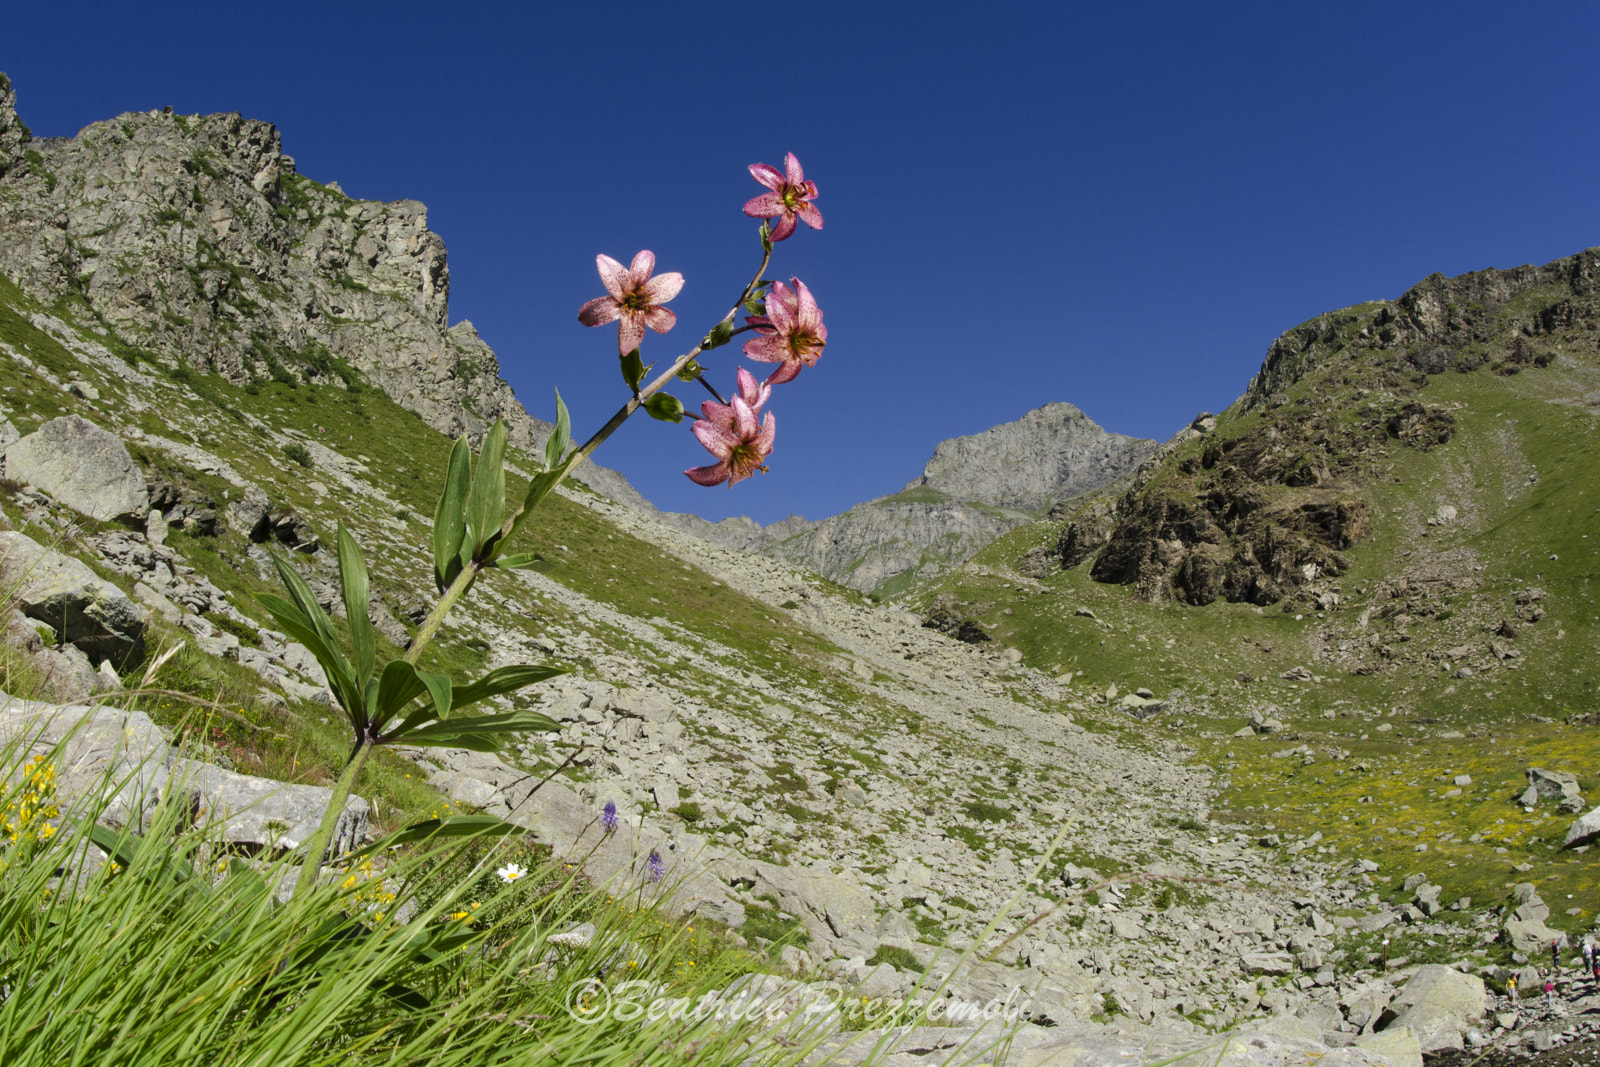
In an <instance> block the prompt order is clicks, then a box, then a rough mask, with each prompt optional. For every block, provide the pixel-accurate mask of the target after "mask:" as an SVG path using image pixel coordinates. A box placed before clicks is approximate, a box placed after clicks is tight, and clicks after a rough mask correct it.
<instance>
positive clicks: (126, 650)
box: [0, 531, 150, 667]
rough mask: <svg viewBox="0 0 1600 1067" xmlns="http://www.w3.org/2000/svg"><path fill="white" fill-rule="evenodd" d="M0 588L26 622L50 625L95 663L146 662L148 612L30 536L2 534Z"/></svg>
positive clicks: (62, 641) (59, 639) (60, 639)
mask: <svg viewBox="0 0 1600 1067" xmlns="http://www.w3.org/2000/svg"><path fill="white" fill-rule="evenodd" d="M0 587H3V588H5V589H6V590H7V593H8V596H9V597H10V598H11V599H13V600H14V601H15V602H16V605H17V608H18V609H19V610H20V611H21V612H22V613H23V614H24V615H26V616H27V617H28V618H30V619H35V620H37V621H38V622H40V623H42V624H44V625H45V626H48V627H50V628H51V629H52V630H53V631H54V634H55V638H56V640H57V642H58V643H60V644H70V645H72V646H73V647H74V648H76V649H78V650H79V651H81V652H82V653H84V654H85V655H87V656H88V657H89V659H90V660H91V661H93V662H95V663H100V662H102V661H109V662H111V663H112V665H114V666H117V667H122V666H124V665H132V664H136V663H138V662H139V660H141V659H142V658H144V632H145V627H146V626H147V625H148V624H149V622H150V611H149V609H148V608H145V607H143V606H141V605H139V604H135V603H134V602H133V601H132V600H129V599H128V597H127V595H126V594H124V593H123V592H122V590H120V589H118V588H117V587H116V586H114V585H112V584H111V583H110V582H108V581H106V580H105V579H103V578H100V577H98V576H97V575H96V574H95V573H94V572H93V571H92V570H90V569H89V568H88V566H86V565H85V564H83V563H80V562H79V561H78V560H75V559H73V558H72V557H70V556H63V555H62V554H61V553H59V552H55V551H52V550H49V549H46V548H44V547H43V546H42V545H40V544H39V543H38V542H37V541H35V540H33V539H32V538H31V537H28V536H27V535H26V534H20V533H15V532H12V531H4V532H0Z"/></svg>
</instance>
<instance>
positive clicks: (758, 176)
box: [744, 152, 822, 241]
mask: <svg viewBox="0 0 1600 1067" xmlns="http://www.w3.org/2000/svg"><path fill="white" fill-rule="evenodd" d="M784 168H785V170H786V172H787V173H783V174H780V173H778V168H777V167H769V166H767V164H765V163H752V164H750V174H751V175H752V176H753V177H754V178H755V180H756V181H758V182H760V183H761V184H762V185H765V186H766V187H767V188H768V189H771V190H772V191H771V192H770V193H762V194H761V195H760V196H757V197H752V198H751V199H750V200H749V201H748V202H747V203H746V204H745V205H744V213H745V214H746V215H749V216H750V217H751V218H753V219H771V218H778V216H780V215H781V216H783V217H782V218H781V219H778V225H776V226H774V227H773V229H772V239H773V240H774V241H781V240H783V239H784V238H785V237H788V236H789V235H790V234H791V233H793V232H794V231H795V226H796V221H795V220H796V218H797V217H798V218H802V219H805V220H806V225H807V226H810V227H811V228H812V229H813V230H820V229H822V212H820V211H818V210H817V209H816V207H815V206H814V205H813V204H812V203H811V201H812V200H814V199H816V196H817V183H816V182H808V181H806V176H805V172H804V171H802V170H801V169H800V161H799V160H798V159H796V158H794V153H793V152H790V153H789V154H788V156H787V157H786V158H785V159H784Z"/></svg>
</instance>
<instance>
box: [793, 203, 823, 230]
mask: <svg viewBox="0 0 1600 1067" xmlns="http://www.w3.org/2000/svg"><path fill="white" fill-rule="evenodd" d="M794 210H795V214H797V215H799V216H800V217H801V218H802V219H805V221H806V225H807V226H810V227H811V228H812V229H813V230H820V229H822V212H820V211H818V210H817V207H816V205H815V204H813V203H811V201H809V200H802V201H800V202H799V203H798V204H796V205H795V206H794Z"/></svg>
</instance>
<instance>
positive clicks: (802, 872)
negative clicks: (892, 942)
mask: <svg viewBox="0 0 1600 1067" xmlns="http://www.w3.org/2000/svg"><path fill="white" fill-rule="evenodd" d="M714 870H715V872H716V873H717V874H718V875H719V876H720V877H721V878H722V879H724V880H725V881H727V882H731V883H733V884H736V885H742V886H744V887H746V888H747V889H749V890H750V892H752V893H753V894H755V895H756V896H758V897H759V896H761V895H762V894H763V893H770V894H772V895H773V897H774V898H776V899H777V901H778V907H780V908H782V909H783V910H784V911H787V912H789V913H790V914H792V915H796V916H799V917H800V919H801V920H802V921H804V923H805V926H806V930H807V931H808V932H809V933H810V934H811V942H812V945H813V946H814V947H826V948H829V949H831V950H832V951H833V953H834V954H835V955H838V956H843V957H846V958H848V957H850V956H854V955H858V954H859V955H863V956H870V955H872V954H873V953H874V952H876V951H877V948H878V937H877V933H876V928H877V912H876V911H875V910H874V908H873V906H872V896H871V895H870V894H869V893H868V892H867V891H866V890H865V889H863V888H861V887H860V886H859V885H856V884H855V883H854V882H848V881H845V880H844V879H843V878H840V877H839V876H837V875H835V874H833V873H831V872H829V871H825V870H817V869H814V868H810V867H799V866H793V867H780V866H778V865H777V864H775V863H767V862H765V861H763V860H753V859H744V858H742V857H740V858H734V859H727V860H723V861H722V862H721V863H719V864H717V865H716V867H715V868H714Z"/></svg>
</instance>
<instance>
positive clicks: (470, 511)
mask: <svg viewBox="0 0 1600 1067" xmlns="http://www.w3.org/2000/svg"><path fill="white" fill-rule="evenodd" d="M505 460H506V424H505V423H504V422H502V421H501V420H499V419H495V420H494V425H493V426H491V427H489V432H488V433H486V434H484V435H483V449H482V450H481V451H480V452H479V453H478V467H477V470H475V471H474V472H473V475H472V490H471V492H469V493H468V494H467V533H466V541H467V542H468V543H470V544H471V546H472V547H471V549H470V551H469V552H468V553H467V555H468V556H469V558H471V559H479V558H481V557H482V555H483V549H484V548H485V547H486V546H488V545H489V544H490V543H491V542H492V541H494V540H498V539H499V536H500V520H501V519H503V518H505V514H506V466H505Z"/></svg>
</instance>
